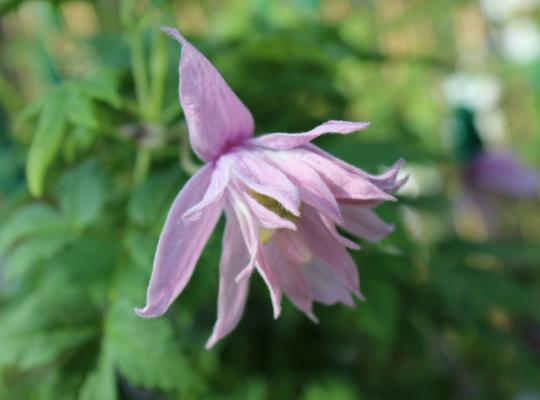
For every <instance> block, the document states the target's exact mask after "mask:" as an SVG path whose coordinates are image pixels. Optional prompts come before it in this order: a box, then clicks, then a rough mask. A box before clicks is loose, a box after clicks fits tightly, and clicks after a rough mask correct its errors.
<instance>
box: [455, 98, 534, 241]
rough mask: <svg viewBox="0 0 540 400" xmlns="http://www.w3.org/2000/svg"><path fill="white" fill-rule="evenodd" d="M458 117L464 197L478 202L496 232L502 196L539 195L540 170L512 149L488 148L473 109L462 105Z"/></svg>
mask: <svg viewBox="0 0 540 400" xmlns="http://www.w3.org/2000/svg"><path fill="white" fill-rule="evenodd" d="M455 120H456V132H455V133H456V145H455V151H456V158H457V159H458V161H459V162H460V163H461V165H462V179H463V187H464V189H465V197H466V198H465V199H464V200H465V202H469V203H472V204H474V205H475V207H476V208H477V209H478V211H479V212H480V215H481V217H482V220H483V223H484V225H485V227H486V229H487V231H488V232H491V233H493V232H494V231H495V229H496V226H497V224H498V214H499V204H498V203H499V200H501V199H504V198H506V199H511V200H527V199H529V200H530V199H533V198H535V197H536V196H537V195H538V191H539V189H540V174H539V173H538V172H537V171H535V170H533V169H531V168H528V167H526V166H525V165H523V163H522V162H521V161H520V160H519V159H518V158H517V157H516V156H515V155H513V154H512V153H510V152H500V151H493V150H488V149H486V148H485V146H484V145H483V143H482V139H481V137H480V132H479V131H478V128H477V126H476V123H475V115H474V112H473V111H472V110H470V109H468V108H466V107H460V108H458V109H457V110H456V115H455ZM461 203H464V201H462V202H461Z"/></svg>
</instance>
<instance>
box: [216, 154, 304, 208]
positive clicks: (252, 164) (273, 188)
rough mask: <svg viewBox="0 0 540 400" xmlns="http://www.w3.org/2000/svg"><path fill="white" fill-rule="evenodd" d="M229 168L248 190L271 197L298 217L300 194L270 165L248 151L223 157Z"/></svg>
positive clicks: (285, 177) (281, 173)
mask: <svg viewBox="0 0 540 400" xmlns="http://www.w3.org/2000/svg"><path fill="white" fill-rule="evenodd" d="M225 157H226V158H227V159H228V160H229V162H230V163H231V168H232V170H233V171H234V174H235V176H237V177H238V178H239V179H240V180H241V181H242V182H243V183H244V184H245V185H246V186H247V187H248V188H249V189H251V190H253V191H255V192H257V193H260V194H263V195H265V196H268V197H272V198H273V199H275V200H276V201H278V202H279V203H280V204H281V205H282V206H283V207H284V208H285V209H286V210H287V211H289V212H290V213H291V214H293V215H296V216H298V215H300V194H299V193H298V189H297V188H296V186H294V185H293V183H292V182H291V181H290V180H289V178H287V176H286V175H285V174H284V173H283V172H281V171H280V170H279V169H278V168H276V167H274V166H273V165H272V164H270V163H268V162H266V161H265V160H264V159H263V158H262V157H256V156H254V155H253V154H252V153H251V152H250V151H237V152H234V153H231V154H228V155H226V156H225Z"/></svg>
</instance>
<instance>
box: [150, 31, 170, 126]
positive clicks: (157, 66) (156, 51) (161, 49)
mask: <svg viewBox="0 0 540 400" xmlns="http://www.w3.org/2000/svg"><path fill="white" fill-rule="evenodd" d="M151 72H152V73H151V76H152V82H151V85H152V86H151V93H150V94H151V96H152V97H151V103H150V107H149V117H150V119H151V120H152V121H157V120H159V115H160V112H161V108H162V105H163V92H164V90H165V78H166V77H167V51H166V48H165V35H164V34H162V33H161V32H158V33H157V35H156V39H155V42H154V48H153V50H152V65H151Z"/></svg>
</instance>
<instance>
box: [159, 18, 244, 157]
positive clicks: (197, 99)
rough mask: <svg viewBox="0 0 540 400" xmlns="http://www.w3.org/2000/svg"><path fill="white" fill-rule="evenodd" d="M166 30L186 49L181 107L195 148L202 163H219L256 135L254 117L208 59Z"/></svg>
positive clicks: (180, 68)
mask: <svg viewBox="0 0 540 400" xmlns="http://www.w3.org/2000/svg"><path fill="white" fill-rule="evenodd" d="M162 30H163V31H164V32H166V33H168V34H169V35H171V36H172V37H173V38H175V39H176V40H177V41H178V42H180V44H181V45H182V54H181V57H180V66H179V73H180V85H179V86H180V87H179V91H180V104H181V105H182V109H183V110H184V115H185V116H186V122H187V125H188V129H189V137H190V141H191V147H192V148H193V150H194V151H195V153H196V154H197V155H198V156H199V157H200V158H201V159H202V160H205V161H212V160H215V159H216V158H218V157H219V156H220V155H221V154H222V153H224V152H225V150H226V149H228V148H230V147H232V146H234V145H236V144H238V143H240V142H242V141H243V140H245V139H247V138H249V137H251V136H252V135H253V129H254V122H253V117H252V116H251V113H250V112H249V110H248V109H247V108H246V106H245V105H244V104H243V103H242V102H241V101H240V100H239V99H238V97H237V96H236V95H235V94H234V92H233V91H232V90H231V88H230V87H229V86H228V85H227V83H226V82H225V80H224V79H223V78H222V77H221V75H220V74H219V72H218V71H217V70H216V69H215V67H214V66H213V65H212V64H211V63H210V61H208V60H207V59H206V57H204V56H203V55H202V54H201V53H200V52H199V51H198V50H197V49H196V48H195V47H193V46H192V45H191V44H190V43H189V42H188V41H187V40H185V39H184V38H183V37H182V35H180V33H178V31H176V30H175V29H173V28H162Z"/></svg>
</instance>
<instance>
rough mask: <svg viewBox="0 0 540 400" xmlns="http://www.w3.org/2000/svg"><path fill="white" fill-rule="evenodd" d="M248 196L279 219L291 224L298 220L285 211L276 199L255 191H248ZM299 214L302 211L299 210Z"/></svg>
mask: <svg viewBox="0 0 540 400" xmlns="http://www.w3.org/2000/svg"><path fill="white" fill-rule="evenodd" d="M249 195H250V196H251V197H253V198H254V199H255V200H256V201H257V202H258V203H259V204H260V205H262V206H263V207H265V208H267V209H269V210H270V211H272V212H274V213H276V214H277V215H279V216H280V217H281V218H283V219H286V220H289V221H291V222H296V221H297V220H298V217H297V216H295V215H293V214H291V213H290V212H289V211H287V210H286V209H285V208H284V207H283V206H282V205H281V204H280V203H279V202H278V201H277V200H276V199H274V198H272V197H269V196H266V195H264V194H260V193H258V192H255V191H250V192H249ZM300 212H302V210H300Z"/></svg>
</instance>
